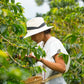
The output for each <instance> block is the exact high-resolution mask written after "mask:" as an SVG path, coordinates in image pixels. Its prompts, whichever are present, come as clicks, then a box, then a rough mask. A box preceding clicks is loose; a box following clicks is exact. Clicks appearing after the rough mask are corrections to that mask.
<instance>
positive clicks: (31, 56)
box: [28, 54, 42, 61]
mask: <svg viewBox="0 0 84 84" xmlns="http://www.w3.org/2000/svg"><path fill="white" fill-rule="evenodd" d="M28 57H30V58H34V59H35V60H36V61H41V59H42V58H40V59H37V58H36V57H35V56H33V55H31V54H30V55H29V56H28Z"/></svg>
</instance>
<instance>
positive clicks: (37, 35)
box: [31, 32, 44, 43]
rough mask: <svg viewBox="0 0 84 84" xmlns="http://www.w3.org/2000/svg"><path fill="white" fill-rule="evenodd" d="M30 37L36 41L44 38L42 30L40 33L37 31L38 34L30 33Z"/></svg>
mask: <svg viewBox="0 0 84 84" xmlns="http://www.w3.org/2000/svg"><path fill="white" fill-rule="evenodd" d="M31 39H32V40H33V41H35V42H37V43H39V42H41V41H43V39H44V32H41V33H38V34H35V35H32V36H31Z"/></svg>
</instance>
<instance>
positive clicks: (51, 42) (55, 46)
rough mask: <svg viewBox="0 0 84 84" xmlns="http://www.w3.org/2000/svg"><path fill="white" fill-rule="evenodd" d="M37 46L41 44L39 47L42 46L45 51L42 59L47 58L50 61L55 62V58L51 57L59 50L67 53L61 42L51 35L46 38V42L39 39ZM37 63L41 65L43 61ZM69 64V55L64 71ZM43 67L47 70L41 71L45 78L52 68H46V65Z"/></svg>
mask: <svg viewBox="0 0 84 84" xmlns="http://www.w3.org/2000/svg"><path fill="white" fill-rule="evenodd" d="M38 46H41V48H43V49H44V50H45V52H46V57H45V58H44V59H46V60H48V61H51V62H55V60H54V59H53V56H54V55H56V54H57V53H58V52H59V50H60V51H61V52H62V53H64V54H67V55H68V53H67V51H66V49H65V48H64V46H63V44H62V43H61V42H60V40H59V39H57V38H55V37H51V38H49V39H48V40H47V42H46V43H45V45H44V43H43V41H41V42H40V43H39V44H38ZM37 65H41V66H43V63H41V62H38V63H37ZM69 65H70V57H69V60H68V63H67V64H66V71H68V69H69ZM45 69H46V71H47V72H43V73H42V76H43V78H44V79H45V78H47V77H49V76H50V75H51V74H52V72H53V70H52V69H50V68H48V67H47V66H45Z"/></svg>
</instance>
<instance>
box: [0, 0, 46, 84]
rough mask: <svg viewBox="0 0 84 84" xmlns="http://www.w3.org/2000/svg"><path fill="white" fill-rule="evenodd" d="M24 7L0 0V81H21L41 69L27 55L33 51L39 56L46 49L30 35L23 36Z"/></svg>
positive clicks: (12, 83) (15, 83)
mask: <svg viewBox="0 0 84 84" xmlns="http://www.w3.org/2000/svg"><path fill="white" fill-rule="evenodd" d="M23 9H24V8H23V7H22V6H21V4H20V3H19V2H18V3H16V4H15V0H0V84H24V82H23V81H24V80H26V79H27V78H28V77H31V76H34V75H36V73H40V72H42V70H44V69H43V68H42V67H41V66H33V65H34V64H35V63H36V60H34V59H33V58H29V57H28V55H29V54H30V53H31V52H33V53H34V54H35V56H36V57H37V58H38V59H39V58H40V57H44V56H45V52H44V51H43V50H42V49H41V48H40V47H37V45H36V43H35V42H33V41H32V40H31V38H27V39H24V38H23V37H24V36H25V34H26V32H27V29H26V21H27V19H26V18H25V17H24V15H23V12H24V10H23ZM36 47H37V48H36Z"/></svg>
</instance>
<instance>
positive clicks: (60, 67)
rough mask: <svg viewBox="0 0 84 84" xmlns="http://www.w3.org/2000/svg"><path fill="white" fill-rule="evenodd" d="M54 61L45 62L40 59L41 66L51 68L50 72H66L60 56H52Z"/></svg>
mask: <svg viewBox="0 0 84 84" xmlns="http://www.w3.org/2000/svg"><path fill="white" fill-rule="evenodd" d="M54 59H55V63H54V62H50V61H48V60H45V59H43V58H41V59H40V62H42V63H43V64H45V65H46V66H47V67H49V68H51V69H52V70H55V71H58V72H61V73H64V72H65V70H66V67H65V63H64V60H63V58H62V56H60V57H58V54H57V55H55V56H54Z"/></svg>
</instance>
